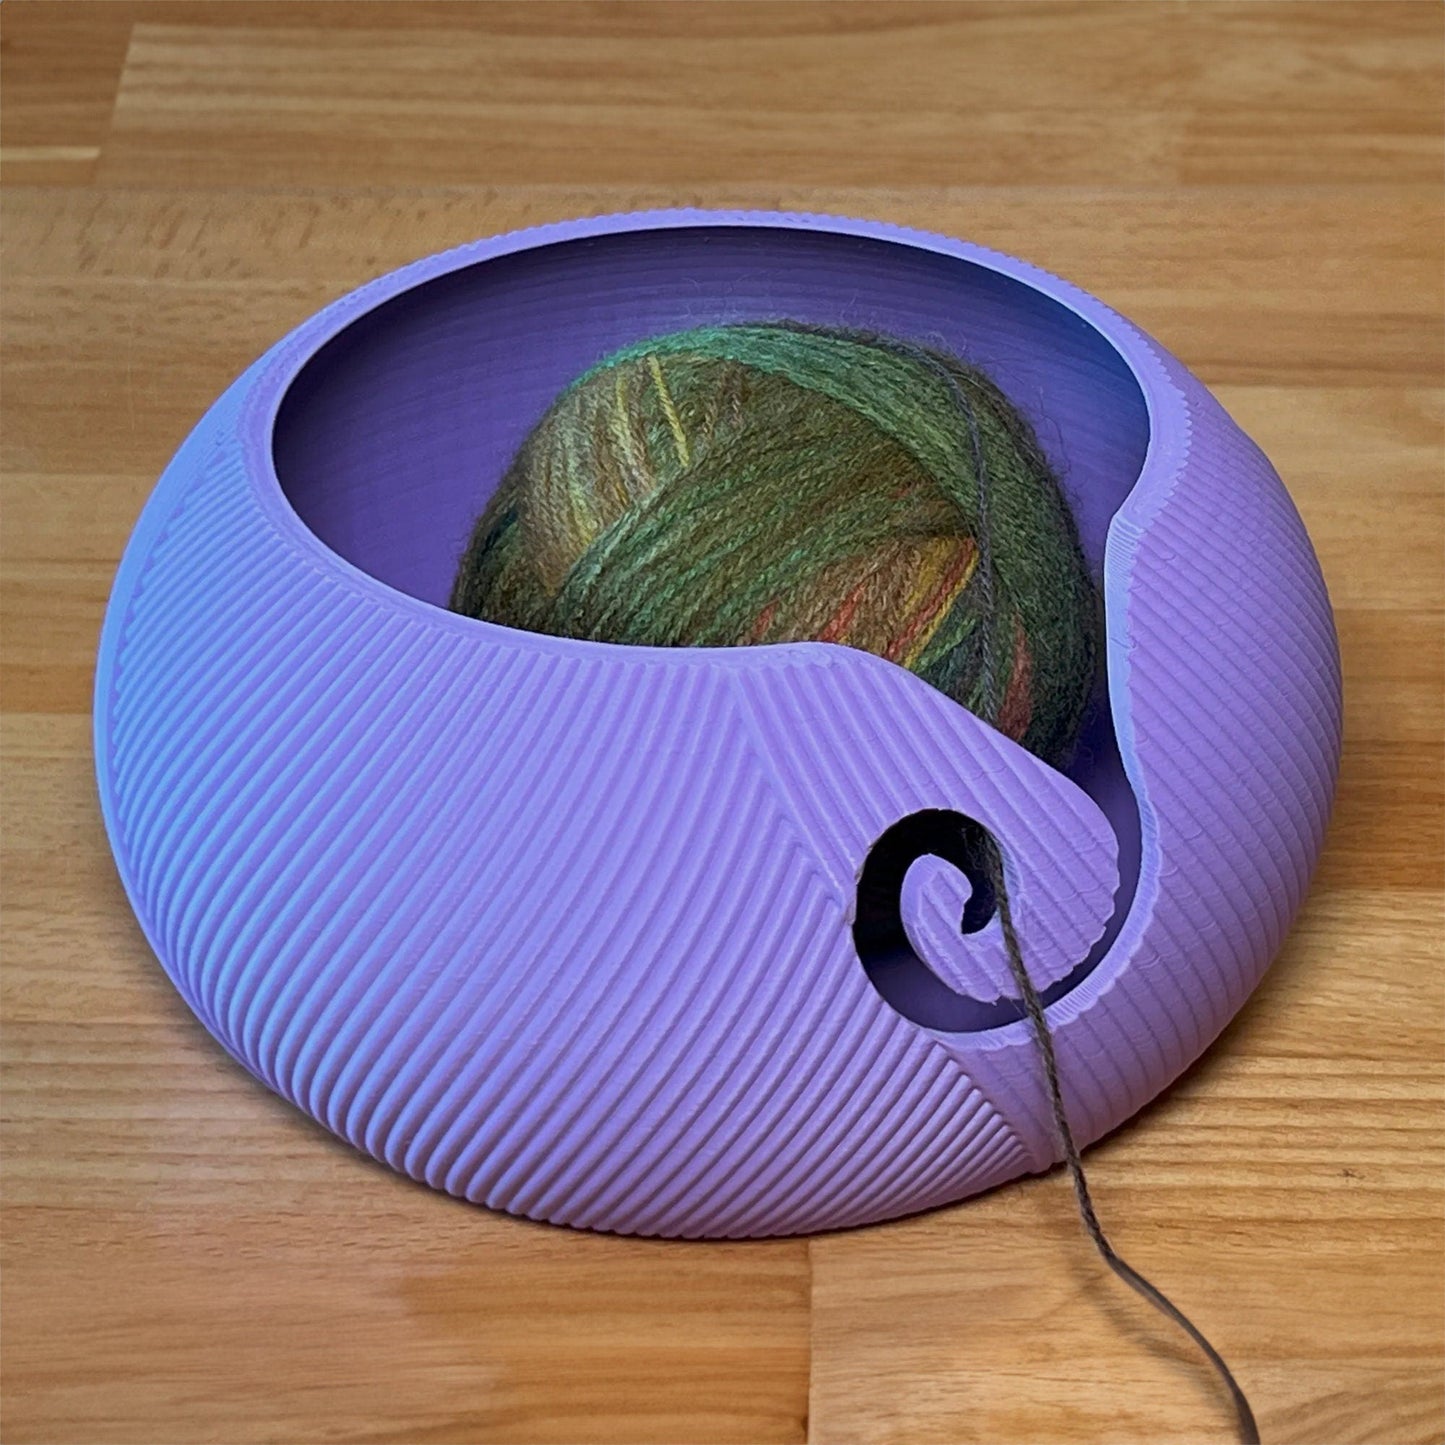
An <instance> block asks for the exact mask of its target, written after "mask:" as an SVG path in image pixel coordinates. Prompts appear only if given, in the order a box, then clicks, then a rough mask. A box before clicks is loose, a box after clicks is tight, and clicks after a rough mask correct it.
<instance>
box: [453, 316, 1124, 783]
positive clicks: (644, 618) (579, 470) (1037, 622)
mask: <svg viewBox="0 0 1445 1445" xmlns="http://www.w3.org/2000/svg"><path fill="white" fill-rule="evenodd" d="M450 606H451V608H452V610H453V611H456V612H461V613H464V614H466V615H467V616H470V617H479V618H486V619H488V620H490V621H493V622H500V623H504V624H505V625H507V626H509V627H518V628H524V629H528V630H530V631H533V632H545V633H553V634H556V635H558V636H563V637H575V638H584V639H591V640H593V641H602V642H623V643H633V644H639V645H644V646H662V647H673V646H730V645H744V644H750V643H765V642H784V641H797V640H801V639H815V640H820V641H827V642H837V643H843V644H846V645H848V646H851V647H858V648H862V649H864V650H865V651H868V652H874V653H877V654H879V655H880V656H882V657H885V658H888V659H889V660H890V661H893V662H896V663H898V664H899V665H901V666H903V667H906V668H908V669H909V670H910V671H912V672H915V673H916V674H917V675H918V676H919V677H921V678H923V679H924V680H925V681H927V682H929V683H931V684H932V685H933V686H934V687H936V688H938V689H939V690H940V691H942V692H944V693H946V694H947V695H948V696H949V697H952V698H954V699H956V700H957V701H958V702H960V703H962V704H963V705H964V706H965V707H966V708H968V709H970V710H971V711H972V712H974V713H976V714H977V715H978V716H980V717H982V718H984V719H985V720H986V721H988V722H990V723H992V724H993V725H994V726H996V727H997V728H999V729H1000V730H1001V731H1002V732H1004V733H1006V734H1008V735H1009V736H1010V737H1012V738H1014V739H1016V740H1017V741H1018V742H1020V743H1022V744H1023V746H1024V747H1026V748H1029V749H1030V750H1031V751H1033V752H1034V753H1036V754H1038V756H1040V757H1041V758H1044V759H1045V760H1047V761H1049V762H1052V763H1059V762H1062V761H1064V760H1065V759H1066V758H1067V756H1068V755H1069V753H1070V752H1071V751H1072V749H1073V746H1074V743H1075V740H1076V738H1077V735H1078V731H1079V727H1080V722H1081V719H1082V716H1083V711H1084V707H1085V705H1086V703H1087V700H1088V696H1089V692H1090V688H1091V685H1092V681H1093V674H1094V659H1095V655H1096V651H1097V647H1098V632H1099V608H1098V603H1097V599H1096V596H1095V592H1094V588H1093V584H1092V582H1091V580H1090V577H1089V573H1088V570H1087V567H1086V565H1085V563H1084V559H1083V556H1082V553H1081V552H1080V550H1079V542H1078V535H1077V533H1076V531H1075V527H1074V521H1073V517H1072V514H1071V513H1070V511H1069V507H1068V505H1067V503H1066V502H1065V500H1064V498H1063V495H1062V493H1061V492H1060V489H1059V484H1058V481H1057V479H1056V478H1055V477H1054V475H1053V473H1052V471H1051V470H1050V468H1049V465H1048V463H1047V462H1046V461H1045V459H1044V456H1043V453H1042V451H1041V450H1040V448H1039V445H1038V442H1037V440H1036V439H1035V437H1034V434H1033V431H1032V430H1031V428H1030V427H1029V425H1028V423H1027V422H1026V421H1025V420H1024V418H1023V417H1022V416H1020V414H1019V413H1018V412H1017V411H1016V410H1015V409H1014V407H1013V406H1011V405H1010V404H1009V402H1008V400H1007V399H1006V398H1005V397H1004V395H1003V393H1002V392H1001V391H1000V390H999V389H998V387H996V386H995V385H994V384H993V383H992V382H991V381H990V380H989V379H988V378H987V377H986V376H984V375H983V374H982V373H981V372H980V371H978V370H976V369H975V368H973V367H970V366H966V365H964V364H963V363H962V362H961V361H958V360H957V359H956V358H954V357H951V356H948V355H945V354H944V353H943V352H940V351H934V350H931V349H927V348H924V347H921V346H916V345H912V344H909V343H906V342H902V341H896V340H893V339H891V338H888V337H883V336H877V335H872V334H866V333H861V332H853V331H843V330H836V329H821V328H815V327H805V326H801V325H796V324H792V323H786V322H781V323H767V324H763V323H756V324H754V323H750V324H743V325H736V326H706V327H701V328H699V329H697V330H693V331H683V332H678V333H676V334H674V335H669V336H662V337H657V338H655V339H653V340H650V341H645V342H641V343H639V344H637V345H634V346H629V347H627V348H625V349H624V350H622V351H618V352H616V353H614V354H613V355H611V356H609V357H607V358H606V359H605V360H603V361H601V362H599V363H598V364H597V365H596V366H594V367H593V368H592V369H591V370H590V371H588V372H587V373H585V375H583V376H581V377H579V378H578V379H577V380H576V381H575V382H573V383H572V385H571V386H569V387H568V388H567V389H566V390H565V391H564V392H563V393H562V395H561V396H559V397H558V398H557V400H556V401H555V402H554V403H553V404H552V406H551V408H550V409H549V410H548V412H547V414H546V415H545V416H544V417H543V418H542V420H541V421H540V422H539V423H538V424H537V426H536V427H535V429H534V430H533V431H532V433H531V435H530V436H528V438H527V439H526V441H525V442H524V443H523V445H522V448H521V450H520V451H519V452H518V453H517V456H516V458H515V459H514V461H513V462H512V464H511V466H510V468H509V469H508V471H507V473H506V476H505V477H504V478H503V480H502V483H501V485H500V487H499V488H498V489H497V491H496V493H495V494H494V495H493V497H492V499H491V501H490V502H489V503H488V505H487V507H486V509H485V510H484V511H483V513H482V515H481V517H480V518H479V519H478V521H477V524H476V527H475V529H474V531H473V534H472V538H471V541H470V543H469V545H468V547H467V550H466V553H465V555H464V556H463V558H462V561H461V566H460V569H459V571H458V573H457V577H456V581H455V584H454V586H453V589H452V596H451V601H450Z"/></svg>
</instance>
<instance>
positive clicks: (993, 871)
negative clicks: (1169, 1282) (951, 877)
mask: <svg viewBox="0 0 1445 1445" xmlns="http://www.w3.org/2000/svg"><path fill="white" fill-rule="evenodd" d="M990 855H991V856H990V859H989V872H990V875H991V876H990V882H991V883H992V885H993V892H994V899H995V902H996V905H997V907H998V916H999V925H1000V927H1001V929H1002V931H1003V941H1004V952H1005V954H1006V955H1007V957H1008V966H1009V972H1010V974H1012V976H1013V980H1014V986H1015V987H1016V988H1017V989H1018V991H1019V996H1020V998H1021V999H1022V1001H1023V1006H1024V1012H1025V1014H1026V1015H1027V1016H1028V1020H1029V1024H1030V1027H1031V1028H1032V1030H1033V1036H1034V1047H1035V1049H1036V1050H1037V1052H1038V1056H1039V1064H1040V1067H1041V1069H1042V1071H1043V1076H1044V1082H1045V1084H1046V1085H1047V1089H1048V1095H1049V1107H1050V1109H1051V1111H1052V1113H1053V1122H1054V1131H1055V1133H1057V1135H1058V1139H1059V1146H1060V1148H1061V1149H1062V1151H1063V1155H1064V1163H1065V1164H1066V1165H1067V1166H1068V1170H1069V1178H1070V1179H1071V1180H1072V1181H1073V1186H1074V1198H1075V1200H1076V1201H1077V1203H1078V1206H1079V1217H1080V1218H1081V1219H1082V1220H1083V1223H1084V1231H1085V1233H1087V1234H1088V1236H1089V1238H1090V1240H1092V1241H1093V1244H1094V1248H1095V1249H1097V1250H1098V1251H1099V1254H1100V1256H1101V1257H1102V1259H1103V1261H1104V1263H1105V1264H1107V1265H1108V1266H1109V1268H1110V1269H1111V1270H1113V1272H1114V1273H1115V1274H1116V1275H1117V1276H1118V1277H1119V1278H1120V1279H1121V1280H1123V1281H1124V1283H1125V1284H1127V1285H1128V1286H1129V1288H1130V1289H1132V1290H1133V1291H1134V1292H1135V1293H1136V1294H1138V1295H1141V1296H1142V1297H1143V1298H1144V1299H1146V1300H1148V1301H1149V1303H1150V1304H1151V1305H1153V1306H1154V1308H1155V1309H1157V1310H1158V1311H1159V1312H1160V1314H1162V1315H1165V1316H1166V1317H1167V1318H1169V1319H1171V1320H1173V1321H1174V1323H1175V1324H1176V1325H1178V1326H1179V1328H1180V1329H1181V1330H1183V1331H1184V1333H1185V1334H1187V1335H1188V1336H1189V1338H1190V1339H1191V1340H1193V1341H1194V1343H1195V1344H1196V1345H1198V1347H1199V1348H1200V1350H1201V1351H1203V1353H1204V1355H1205V1358H1206V1359H1208V1361H1209V1363H1210V1364H1211V1365H1212V1366H1213V1367H1214V1369H1215V1372H1216V1373H1217V1374H1218V1376H1219V1378H1220V1379H1221V1380H1222V1381H1223V1382H1224V1386H1225V1388H1226V1389H1227V1390H1228V1391H1229V1396H1230V1399H1231V1400H1232V1401H1233V1404H1234V1413H1235V1426H1236V1432H1237V1434H1238V1436H1239V1441H1240V1445H1259V1426H1258V1425H1257V1424H1256V1423H1255V1419H1254V1411H1253V1410H1252V1409H1251V1408H1250V1404H1249V1399H1248V1397H1247V1396H1246V1395H1245V1393H1244V1391H1243V1390H1242V1389H1241V1388H1240V1385H1239V1382H1238V1381H1237V1380H1236V1379H1235V1378H1234V1374H1233V1372H1232V1371H1231V1370H1230V1368H1229V1366H1228V1365H1227V1364H1226V1363H1225V1361H1224V1357H1223V1356H1222V1355H1221V1354H1220V1353H1219V1351H1218V1350H1216V1349H1215V1348H1214V1346H1213V1345H1212V1344H1210V1343H1209V1340H1208V1339H1207V1338H1206V1337H1205V1335H1204V1332H1203V1331H1202V1330H1201V1329H1200V1328H1199V1327H1198V1326H1197V1325H1196V1324H1195V1323H1194V1322H1193V1321H1192V1320H1191V1319H1190V1318H1189V1316H1188V1315H1186V1314H1185V1313H1184V1311H1183V1310H1181V1309H1180V1308H1179V1307H1178V1305H1176V1304H1175V1303H1174V1302H1173V1301H1172V1300H1171V1299H1170V1298H1169V1297H1168V1295H1166V1294H1165V1293H1164V1292H1163V1290H1161V1289H1159V1288H1158V1287H1157V1286H1156V1285H1153V1284H1151V1283H1150V1282H1149V1281H1148V1280H1147V1279H1146V1278H1145V1277H1144V1276H1143V1275H1142V1274H1140V1273H1139V1271H1138V1270H1137V1269H1135V1268H1134V1267H1133V1265H1131V1264H1129V1263H1128V1261H1127V1260H1124V1259H1123V1258H1121V1257H1120V1256H1119V1254H1118V1253H1117V1252H1116V1251H1115V1249H1114V1247H1113V1245H1111V1244H1110V1243H1109V1239H1108V1236H1107V1235H1106V1234H1105V1233H1104V1230H1103V1226H1102V1225H1100V1223H1099V1216H1098V1215H1097V1213H1095V1210H1094V1200H1093V1196H1092V1195H1091V1194H1090V1192H1089V1180H1088V1177H1087V1176H1086V1175H1085V1173H1084V1161H1083V1159H1082V1158H1081V1157H1080V1154H1079V1149H1078V1145H1077V1144H1075V1142H1074V1132H1073V1130H1072V1129H1071V1128H1070V1126H1069V1116H1068V1112H1067V1110H1066V1109H1065V1108H1064V1095H1063V1089H1062V1088H1061V1087H1060V1085H1059V1065H1058V1058H1057V1056H1056V1055H1055V1053H1054V1040H1053V1035H1052V1034H1051V1033H1050V1031H1049V1025H1048V1020H1047V1019H1046V1018H1045V1017H1044V1006H1043V1001H1042V1000H1041V999H1040V998H1039V993H1038V990H1037V989H1036V988H1035V987H1034V984H1033V980H1032V979H1031V978H1030V977H1029V974H1028V970H1027V969H1026V968H1025V967H1024V960H1023V951H1022V949H1021V948H1020V947H1019V940H1018V934H1017V932H1016V931H1015V929H1014V922H1013V914H1012V911H1011V910H1010V907H1009V897H1008V889H1007V888H1006V887H1005V885H1004V876H1003V860H1002V858H1001V857H1000V855H999V852H998V849H997V848H991V849H990Z"/></svg>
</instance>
